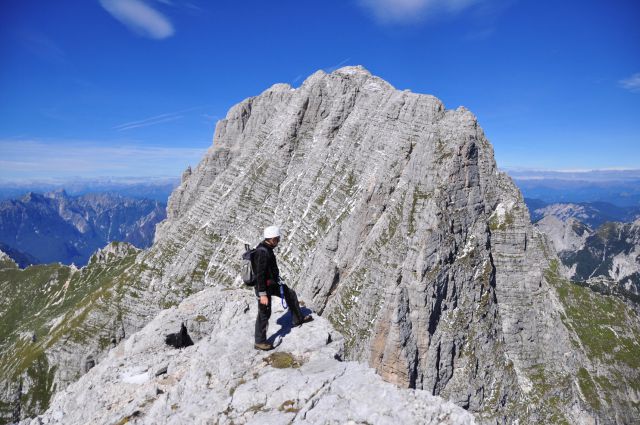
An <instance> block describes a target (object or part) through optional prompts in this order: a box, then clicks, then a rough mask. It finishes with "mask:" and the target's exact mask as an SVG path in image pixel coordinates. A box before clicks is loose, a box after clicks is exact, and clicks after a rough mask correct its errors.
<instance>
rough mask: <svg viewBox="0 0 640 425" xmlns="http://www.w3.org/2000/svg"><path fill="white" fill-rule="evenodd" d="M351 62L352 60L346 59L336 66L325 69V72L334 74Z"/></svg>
mask: <svg viewBox="0 0 640 425" xmlns="http://www.w3.org/2000/svg"><path fill="white" fill-rule="evenodd" d="M350 60H351V58H344V59H342V60H341V61H340V62H339V63H337V64H335V65H331V66H330V67H327V68H324V72H327V73H332V72H333V71H335V70H337V69H339V68H340V67H341V66H342V65H344V64H346V63H347V62H349V61H350Z"/></svg>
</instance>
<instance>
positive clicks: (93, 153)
mask: <svg viewBox="0 0 640 425" xmlns="http://www.w3.org/2000/svg"><path fill="white" fill-rule="evenodd" d="M207 144H208V143H207ZM205 151H206V147H201V148H194V147H166V146H146V145H136V144H132V143H130V144H124V143H122V142H115V143H106V142H96V141H77V140H74V141H65V140H56V141H43V140H29V139H26V140H24V139H23V140H16V139H5V140H0V152H2V154H3V155H2V159H0V178H4V179H21V178H31V179H33V178H66V177H71V176H81V177H98V176H156V175H176V176H179V175H180V173H181V172H182V171H183V170H184V169H185V168H186V167H187V165H195V164H197V163H198V162H199V161H200V159H201V158H202V156H203V155H204V152H205Z"/></svg>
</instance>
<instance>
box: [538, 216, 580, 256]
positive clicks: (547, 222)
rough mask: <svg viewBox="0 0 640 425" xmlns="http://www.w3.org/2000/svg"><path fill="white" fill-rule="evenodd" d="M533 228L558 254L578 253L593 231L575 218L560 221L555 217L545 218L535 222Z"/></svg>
mask: <svg viewBox="0 0 640 425" xmlns="http://www.w3.org/2000/svg"><path fill="white" fill-rule="evenodd" d="M535 227H537V228H538V229H540V230H541V231H542V232H544V233H545V234H546V235H547V236H548V237H549V239H550V241H551V243H552V244H553V247H554V248H555V250H556V252H558V253H562V252H563V251H578V250H579V249H581V248H582V247H583V246H584V243H585V241H586V240H587V238H588V237H589V236H590V235H591V234H592V233H593V229H591V228H590V227H589V226H587V225H586V224H584V223H582V222H580V221H578V220H576V219H575V218H568V219H566V220H562V219H560V218H558V217H556V216H555V215H548V216H545V217H544V218H542V219H541V220H540V221H538V222H536V224H535Z"/></svg>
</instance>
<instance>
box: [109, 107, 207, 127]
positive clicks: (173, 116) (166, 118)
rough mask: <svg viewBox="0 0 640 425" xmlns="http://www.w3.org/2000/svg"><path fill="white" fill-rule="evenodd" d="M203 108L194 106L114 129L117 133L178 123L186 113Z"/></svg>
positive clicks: (127, 123)
mask: <svg viewBox="0 0 640 425" xmlns="http://www.w3.org/2000/svg"><path fill="white" fill-rule="evenodd" d="M203 108H204V106H194V107H192V108H186V109H182V110H180V111H176V112H167V113H164V114H159V115H155V116H153V117H149V118H145V119H142V120H137V121H129V122H126V123H123V124H118V125H116V126H114V127H113V129H114V130H117V131H126V130H133V129H134V128H141V127H149V126H152V125H157V124H163V123H166V122H170V121H176V120H179V119H182V118H184V115H183V114H185V113H186V112H191V111H195V110H198V109H203Z"/></svg>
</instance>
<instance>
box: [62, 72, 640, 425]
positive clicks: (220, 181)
mask: <svg viewBox="0 0 640 425" xmlns="http://www.w3.org/2000/svg"><path fill="white" fill-rule="evenodd" d="M167 214H168V218H167V220H166V221H164V222H163V223H161V225H159V226H158V229H157V232H156V238H155V242H154V245H153V246H152V247H151V248H150V249H149V250H148V251H145V252H142V253H140V254H139V255H138V257H137V258H136V260H135V263H134V264H133V265H131V266H130V267H129V268H128V269H127V270H126V273H123V274H122V275H121V276H122V277H119V278H117V282H118V284H117V285H116V287H124V288H127V287H128V285H130V286H131V287H132V288H134V290H133V291H131V292H132V293H135V294H136V295H137V296H138V297H139V298H138V299H134V298H133V295H131V293H130V291H126V290H125V291H120V292H119V293H120V294H121V298H120V300H121V301H120V304H119V305H120V306H126V308H123V309H122V311H123V312H122V314H121V316H122V318H123V320H122V324H123V328H124V329H125V333H126V335H130V334H131V333H132V332H134V331H135V330H138V329H140V327H141V326H142V325H143V324H144V323H147V322H148V321H149V320H150V318H151V317H153V315H155V314H156V313H157V312H158V311H159V310H160V309H161V308H166V307H168V306H170V305H173V304H177V303H178V302H179V301H181V300H182V299H184V298H185V297H187V296H189V295H190V294H192V293H193V292H196V291H199V290H201V289H203V288H205V287H207V286H224V287H233V286H234V285H236V284H239V280H238V270H239V262H240V253H241V252H242V251H243V244H244V243H256V242H257V241H258V240H259V235H260V234H261V230H262V228H263V227H265V226H267V225H270V224H279V225H281V226H282V228H283V229H284V238H283V242H282V245H281V248H280V249H279V252H278V258H279V264H280V270H281V271H282V272H283V275H284V277H285V279H286V280H287V283H288V284H289V285H291V286H293V287H294V288H296V290H297V291H298V292H299V293H300V296H301V298H302V299H304V300H305V301H306V302H307V305H309V306H310V307H312V308H313V309H314V310H315V311H317V312H318V313H320V314H322V316H323V317H326V318H327V319H329V321H330V322H331V323H332V325H333V326H334V327H335V329H336V330H337V331H339V332H340V333H341V334H342V335H343V336H344V347H345V348H344V349H345V356H346V358H347V359H350V360H360V361H366V362H368V363H369V365H371V366H372V367H373V368H374V369H375V370H376V371H377V372H378V374H379V375H381V376H382V377H383V378H384V379H385V380H387V381H389V382H392V383H395V384H397V385H399V386H402V387H413V388H417V389H422V390H426V391H428V392H431V393H432V394H434V395H441V396H443V397H445V398H447V399H450V400H452V401H454V402H455V403H456V404H458V405H460V406H462V407H464V408H466V409H468V410H469V411H471V412H472V413H474V414H475V416H476V418H477V419H478V420H479V421H481V422H487V423H489V422H513V421H515V420H520V421H521V422H549V423H559V422H563V421H566V422H569V423H589V422H590V421H596V420H600V421H601V422H603V423H615V422H616V421H618V422H620V421H622V422H624V421H625V420H626V421H628V419H629V418H633V417H636V416H637V415H638V408H637V406H636V405H633V404H632V403H629V402H628V401H627V400H628V399H633V394H635V395H636V399H637V395H638V393H637V391H638V390H637V389H636V388H635V387H632V389H631V390H630V391H631V392H630V393H624V392H622V391H617V390H616V391H609V392H607V394H609V395H608V397H609V401H606V400H605V401H602V402H601V403H597V404H594V403H591V402H590V401H589V400H590V399H589V397H587V396H585V393H589V394H592V393H591V392H589V391H587V390H585V388H586V387H585V386H584V385H581V384H580V382H582V383H588V382H592V381H593V379H596V378H597V377H599V376H600V375H598V376H597V377H593V379H592V374H593V376H595V371H598V373H600V374H601V375H602V376H605V377H608V378H607V379H609V378H611V379H610V381H609V382H611V381H612V380H613V379H614V375H613V374H612V373H613V372H612V373H608V371H609V369H608V367H607V366H606V362H605V361H602V362H599V363H597V364H596V363H592V362H591V361H590V358H591V357H590V356H592V353H591V352H590V351H589V350H588V349H586V348H585V345H584V344H583V343H582V342H581V341H582V338H584V337H585V335H587V334H586V333H585V334H579V333H578V332H577V331H576V328H575V326H574V325H573V323H574V322H573V320H574V319H575V320H576V322H577V321H578V319H577V317H578V316H576V315H573V316H570V314H569V313H568V312H567V309H568V308H569V307H571V308H573V307H572V306H574V304H572V303H573V301H575V298H576V297H577V296H578V295H575V294H574V292H572V291H569V290H567V289H566V287H565V284H568V283H567V282H565V281H563V280H561V278H560V277H558V276H559V274H558V272H557V267H558V266H557V262H556V261H555V259H556V258H555V253H554V251H553V249H552V247H551V245H550V244H549V243H548V242H547V240H546V238H545V237H544V235H543V234H542V233H540V232H538V231H537V230H536V229H534V228H533V227H532V226H531V224H530V221H529V216H528V211H527V209H526V207H525V205H524V202H523V200H522V197H521V195H520V193H519V191H518V190H517V188H516V187H515V186H514V185H513V183H512V182H511V180H510V179H509V178H508V177H507V176H506V175H504V174H502V173H500V172H499V171H498V170H497V168H496V164H495V160H494V157H493V149H492V147H491V145H490V143H489V142H488V141H487V139H486V138H485V136H484V134H483V131H482V129H481V128H480V127H479V126H478V123H477V121H476V119H475V117H474V116H473V115H472V114H471V113H470V112H469V111H467V110H465V109H464V108H458V109H456V110H447V109H445V107H444V105H443V104H442V103H441V102H440V101H439V100H438V99H436V98H434V97H432V96H428V95H420V94H414V93H411V92H409V91H398V90H396V89H394V88H393V87H392V86H391V85H389V84H388V83H387V82H385V81H383V80H381V79H380V78H377V77H375V76H372V75H371V74H370V73H368V72H367V71H366V70H364V69H363V68H361V67H346V68H342V69H339V70H337V71H335V72H333V73H331V74H325V73H323V72H317V73H315V74H313V75H312V76H311V77H309V78H308V79H307V80H306V81H305V82H304V84H303V85H302V86H301V87H299V88H296V89H294V88H292V87H290V86H288V85H285V84H277V85H275V86H273V87H271V88H270V89H268V90H266V91H265V92H264V93H262V94H261V95H260V96H257V97H254V98H249V99H247V100H245V101H243V102H241V103H240V104H238V105H236V106H234V107H233V108H232V109H231V110H230V111H229V113H228V114H227V117H226V118H225V119H224V120H221V121H220V122H219V123H218V125H217V127H216V133H215V136H214V142H213V146H212V147H211V148H210V149H209V151H208V152H207V154H206V155H205V157H204V158H203V160H202V161H201V163H200V164H199V165H198V166H197V167H195V168H194V169H193V170H189V171H188V172H185V173H184V174H183V178H182V184H181V185H180V186H179V187H178V188H177V189H176V190H175V191H174V193H173V194H172V196H171V198H170V201H169V205H168V211H167ZM90 266H91V265H90ZM551 271H553V273H552V272H551ZM554 273H555V274H554ZM569 285H570V284H569ZM559 294H566V297H564V296H560V295H559ZM580 299H581V300H583V301H584V303H582V304H580V306H581V307H580V308H586V307H585V306H586V305H589V303H590V302H596V301H595V299H591V298H589V297H586V298H584V299H583V298H580ZM96 306H97V307H99V308H97V307H92V309H88V310H89V311H87V314H86V316H85V317H84V318H83V320H85V321H89V322H92V323H99V322H100V321H104V320H106V317H108V314H106V313H105V311H107V312H108V311H110V310H109V309H111V311H112V310H113V309H114V307H112V306H110V305H109V304H108V303H105V302H103V301H100V300H98V302H97V303H96ZM105 306H106V307H105ZM571 311H573V310H571ZM634 314H635V313H633V312H630V313H629V314H628V316H625V317H626V318H625V321H624V322H625V323H626V324H627V325H628V329H630V331H629V332H630V333H629V334H627V336H628V337H629V338H630V341H631V342H630V343H629V344H630V345H628V347H627V348H628V349H629V350H631V353H633V350H635V349H636V347H637V346H638V343H637V340H638V336H639V335H640V331H638V333H636V330H637V329H638V327H639V326H638V323H639V322H638V319H637V315H634ZM609 325H610V324H605V323H600V322H598V323H597V324H594V326H609ZM616 326H618V325H616ZM246 338H247V339H250V338H251V337H250V335H246ZM634 338H635V339H634ZM59 349H60V347H59V346H57V345H55V344H54V345H52V346H51V348H50V351H51V352H57V350H59ZM625 352H626V351H625ZM603 358H607V357H606V356H605V357H603ZM625 367H626V366H625ZM583 370H584V372H585V373H586V374H587V375H586V376H587V377H588V378H586V377H585V378H584V379H583V380H582V381H576V379H575V377H576V376H578V374H579V373H582V371H583ZM620 370H625V371H627V372H628V373H629V379H633V378H634V377H637V375H638V371H637V370H635V371H634V369H633V367H630V368H626V369H625V368H622V369H620ZM629 370H630V372H629ZM583 376H584V373H583ZM597 382H599V381H597ZM603 382H604V381H603ZM627 382H629V381H628V380H627V378H624V379H623V380H622V383H621V385H626V384H627ZM585 385H586V384H585ZM594 385H595V386H591V387H589V388H590V389H593V388H600V387H599V386H597V385H599V384H594ZM612 385H613V386H615V385H614V384H612ZM623 394H626V395H623ZM595 397H596V398H597V397H598V396H597V395H596V396H595ZM625 397H626V398H625ZM634 406H635V407H634Z"/></svg>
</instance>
